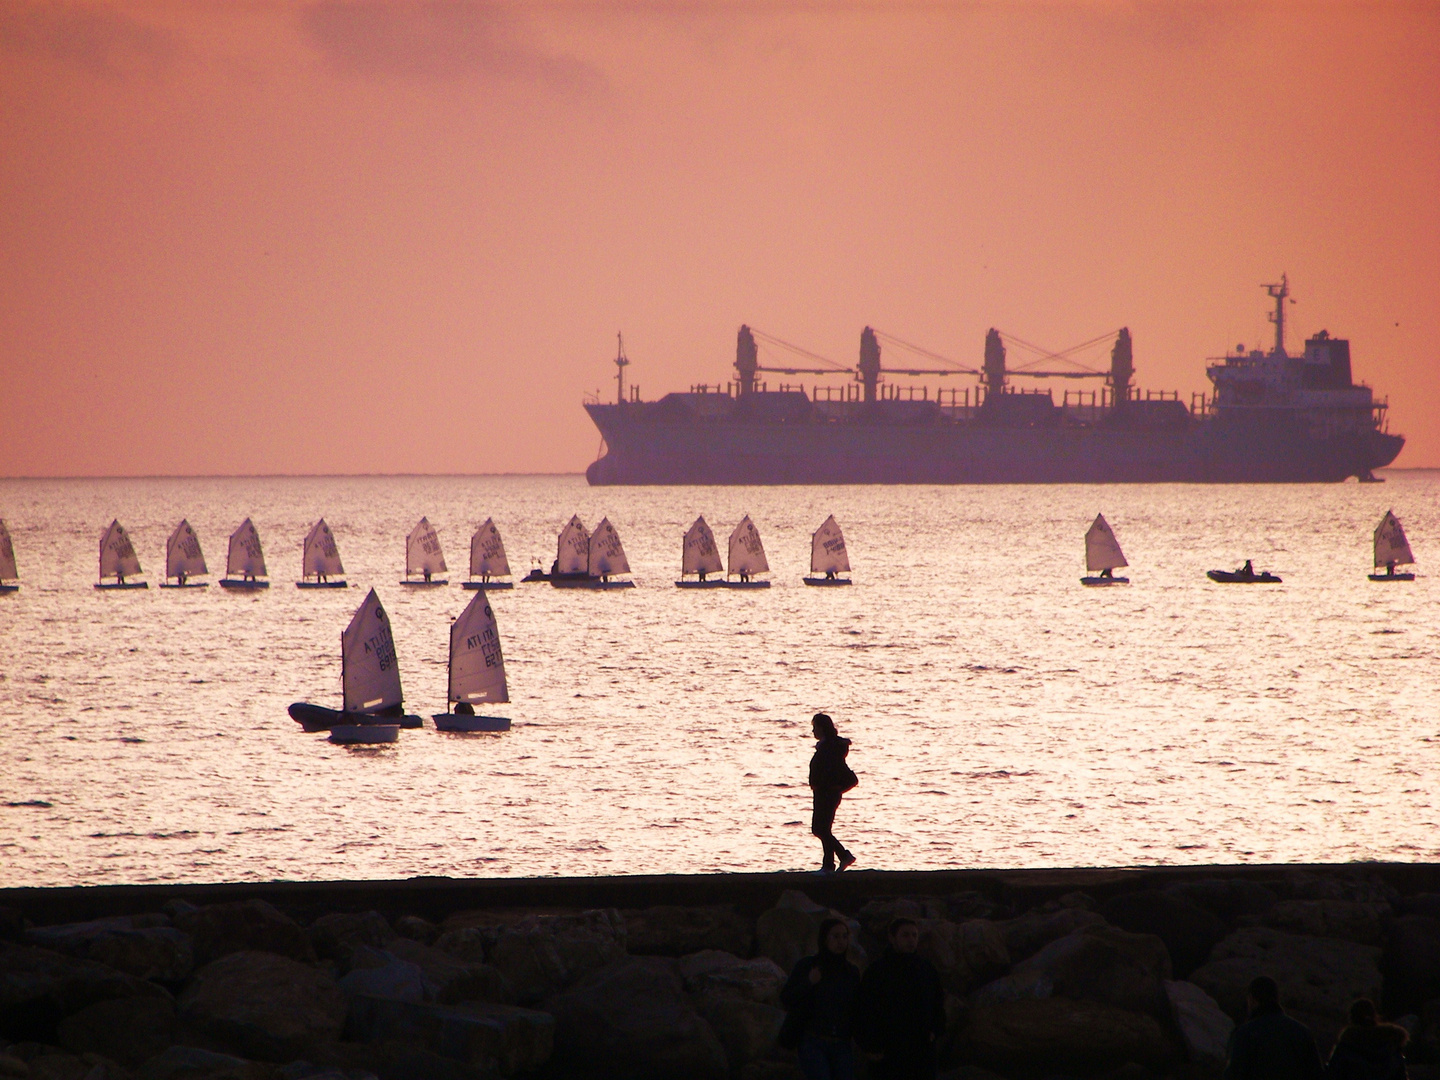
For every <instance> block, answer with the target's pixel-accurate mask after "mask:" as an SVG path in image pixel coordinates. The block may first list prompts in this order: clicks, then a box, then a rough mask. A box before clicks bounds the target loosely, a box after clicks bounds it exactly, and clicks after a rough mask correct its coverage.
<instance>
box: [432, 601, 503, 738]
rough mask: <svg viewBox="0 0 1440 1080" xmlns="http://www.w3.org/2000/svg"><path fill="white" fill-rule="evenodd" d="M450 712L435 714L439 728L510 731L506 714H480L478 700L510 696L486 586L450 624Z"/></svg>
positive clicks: (494, 700)
mask: <svg viewBox="0 0 1440 1080" xmlns="http://www.w3.org/2000/svg"><path fill="white" fill-rule="evenodd" d="M448 697H449V702H448V704H447V708H448V709H449V711H448V712H443V713H436V714H435V716H434V720H435V730H436V731H509V730H510V721H509V720H508V719H507V718H506V717H503V716H478V715H476V713H475V705H476V704H477V703H478V702H484V703H486V704H496V705H503V704H504V703H505V702H507V701H509V700H510V691H509V688H508V687H507V686H506V685H505V658H504V657H503V656H501V655H500V631H499V628H498V627H496V625H495V612H494V611H492V610H491V608H490V600H489V598H488V597H486V595H485V590H484V589H480V590H479V591H478V592H476V593H475V596H474V597H473V598H472V599H471V601H470V603H469V604H467V605H466V606H465V610H464V611H462V612H461V613H460V617H459V618H458V619H456V620H455V621H454V622H453V623H451V624H450V689H449V691H448Z"/></svg>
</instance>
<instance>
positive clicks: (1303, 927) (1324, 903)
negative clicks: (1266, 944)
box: [1261, 900, 1390, 945]
mask: <svg viewBox="0 0 1440 1080" xmlns="http://www.w3.org/2000/svg"><path fill="white" fill-rule="evenodd" d="M1389 918H1390V905H1389V904H1385V903H1373V902H1369V901H1361V900H1281V901H1280V902H1279V903H1278V904H1276V905H1275V906H1274V907H1272V908H1271V909H1270V910H1269V911H1267V912H1266V913H1265V914H1264V916H1263V917H1262V919H1261V922H1262V923H1263V924H1264V925H1265V926H1271V927H1274V928H1275V929H1276V930H1284V931H1285V932H1286V933H1289V934H1308V935H1310V936H1311V937H1325V938H1341V939H1343V940H1345V941H1356V942H1359V943H1360V944H1361V945H1379V944H1380V943H1381V941H1382V940H1383V939H1384V937H1385V926H1386V923H1387V922H1388V921H1389Z"/></svg>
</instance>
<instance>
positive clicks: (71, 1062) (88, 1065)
mask: <svg viewBox="0 0 1440 1080" xmlns="http://www.w3.org/2000/svg"><path fill="white" fill-rule="evenodd" d="M21 1056H23V1057H24V1058H25V1068H26V1073H25V1075H26V1076H27V1077H28V1078H29V1080H122V1077H123V1078H124V1080H129V1078H128V1076H126V1075H125V1070H123V1069H122V1068H121V1067H120V1066H119V1065H116V1064H114V1063H113V1062H106V1061H105V1060H104V1059H103V1058H100V1057H98V1056H97V1055H95V1054H87V1055H86V1056H84V1057H81V1056H80V1055H78V1054H68V1053H66V1052H65V1051H63V1050H57V1049H55V1048H54V1047H48V1046H47V1047H35V1048H34V1050H33V1052H31V1048H30V1047H26V1048H25V1053H24V1054H23V1055H22V1054H19V1053H17V1054H16V1057H21Z"/></svg>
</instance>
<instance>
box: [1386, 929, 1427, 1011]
mask: <svg viewBox="0 0 1440 1080" xmlns="http://www.w3.org/2000/svg"><path fill="white" fill-rule="evenodd" d="M1384 971H1385V982H1386V989H1387V991H1388V995H1387V998H1386V1005H1387V1007H1388V1008H1389V1009H1390V1011H1391V1012H1395V1013H1399V1012H1410V1011H1412V1010H1414V1009H1416V1008H1418V1007H1419V1006H1420V1005H1421V1004H1422V1003H1423V1002H1425V1001H1428V1000H1429V999H1431V998H1434V997H1440V918H1436V917H1434V916H1431V915H1402V916H1400V918H1398V919H1392V920H1391V922H1390V933H1389V936H1388V938H1387V940H1386V942H1385V953H1384Z"/></svg>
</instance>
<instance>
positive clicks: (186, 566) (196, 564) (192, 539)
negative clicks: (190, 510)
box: [165, 518, 210, 581]
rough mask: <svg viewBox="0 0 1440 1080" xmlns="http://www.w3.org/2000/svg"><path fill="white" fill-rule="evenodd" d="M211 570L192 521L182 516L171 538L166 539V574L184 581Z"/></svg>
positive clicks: (168, 576)
mask: <svg viewBox="0 0 1440 1080" xmlns="http://www.w3.org/2000/svg"><path fill="white" fill-rule="evenodd" d="M209 572H210V570H209V568H208V567H207V566H206V565H205V556H204V554H202V553H201V551H200V538H199V537H198V536H196V535H195V530H194V529H193V528H191V527H190V522H188V521H186V520H184V519H183V518H182V519H181V521H180V524H179V525H176V526H175V531H174V532H172V533H171V534H170V539H169V540H166V541H165V576H166V577H167V578H179V579H180V580H181V581H183V580H184V579H185V578H191V577H194V576H195V575H196V574H208V573H209Z"/></svg>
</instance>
